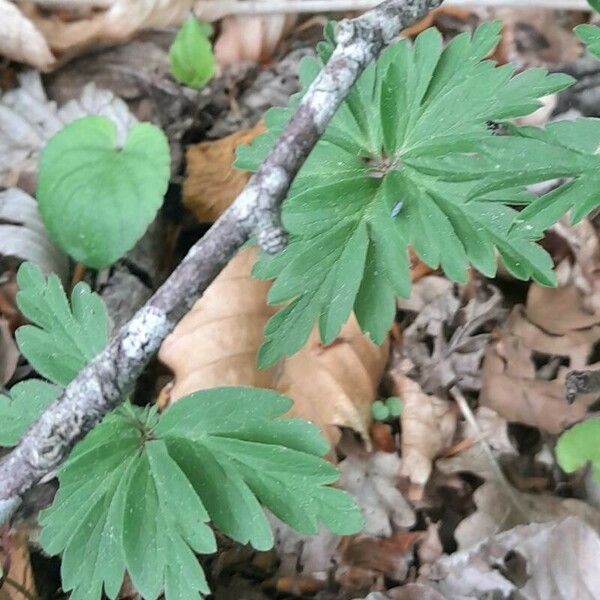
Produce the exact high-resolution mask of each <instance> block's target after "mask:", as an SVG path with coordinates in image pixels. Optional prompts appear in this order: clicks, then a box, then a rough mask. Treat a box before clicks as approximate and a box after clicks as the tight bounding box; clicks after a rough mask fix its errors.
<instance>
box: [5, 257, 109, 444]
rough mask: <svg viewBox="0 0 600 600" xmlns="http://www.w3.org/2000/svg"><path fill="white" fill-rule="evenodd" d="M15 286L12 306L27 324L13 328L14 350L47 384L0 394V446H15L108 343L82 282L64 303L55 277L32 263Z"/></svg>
mask: <svg viewBox="0 0 600 600" xmlns="http://www.w3.org/2000/svg"><path fill="white" fill-rule="evenodd" d="M17 283H18V284H19V292H18V293H17V304H18V306H19V309H20V310H21V312H22V313H23V316H25V317H26V318H27V319H28V320H29V321H30V322H31V323H32V324H31V325H24V326H22V327H19V329H17V332H16V338H17V344H18V346H19V350H21V353H22V354H23V356H25V358H26V359H27V360H28V361H29V363H30V364H31V366H32V367H33V368H34V369H35V370H36V371H38V373H40V375H43V376H44V377H46V378H48V379H49V380H50V381H51V382H52V383H48V382H47V381H41V380H39V379H33V380H28V381H24V382H22V383H18V384H17V385H15V386H13V387H12V388H11V390H10V395H9V396H5V395H0V446H12V445H14V444H16V443H17V442H18V441H19V439H20V438H21V437H22V435H23V434H24V433H25V432H26V431H27V429H28V428H29V427H30V426H31V425H32V424H33V423H34V422H35V421H36V420H37V419H38V417H39V416H40V415H41V414H42V412H43V411H44V410H45V409H46V408H48V406H50V404H51V403H52V402H53V401H54V400H56V398H57V397H58V396H59V394H60V392H61V390H62V388H63V387H64V386H66V385H67V384H68V383H70V382H71V380H72V379H73V378H74V377H75V376H76V375H77V373H78V372H79V371H80V370H81V369H82V368H83V367H84V366H85V365H86V364H87V363H88V362H89V361H90V360H91V359H92V358H94V356H96V355H97V354H98V353H100V352H101V351H102V350H103V349H104V347H105V346H106V343H107V341H108V315H107V313H106V308H105V306H104V303H103V301H102V298H101V297H100V296H99V295H98V294H96V293H94V292H92V291H90V288H89V287H88V286H87V284H85V283H78V284H77V285H76V286H75V287H74V288H73V292H72V293H71V303H70V305H69V301H68V300H67V297H66V295H65V292H64V290H63V287H62V285H61V283H60V280H59V278H58V277H57V276H56V275H50V276H49V277H48V279H47V280H46V278H45V277H44V275H43V274H42V272H41V270H40V268H39V267H38V266H37V265H34V264H33V263H23V264H22V265H21V267H20V268H19V271H18V273H17ZM53 384H55V385H53Z"/></svg>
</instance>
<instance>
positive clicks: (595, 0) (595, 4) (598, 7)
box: [587, 0, 600, 12]
mask: <svg viewBox="0 0 600 600" xmlns="http://www.w3.org/2000/svg"><path fill="white" fill-rule="evenodd" d="M587 2H588V4H589V5H590V6H591V7H592V8H593V9H594V10H595V11H596V12H600V0H587Z"/></svg>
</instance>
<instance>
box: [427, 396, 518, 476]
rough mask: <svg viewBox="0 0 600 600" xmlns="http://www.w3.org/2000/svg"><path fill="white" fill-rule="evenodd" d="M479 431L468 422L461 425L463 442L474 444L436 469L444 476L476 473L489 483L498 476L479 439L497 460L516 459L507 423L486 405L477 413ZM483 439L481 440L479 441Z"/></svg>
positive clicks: (437, 463)
mask: <svg viewBox="0 0 600 600" xmlns="http://www.w3.org/2000/svg"><path fill="white" fill-rule="evenodd" d="M475 419H476V421H477V426H478V431H473V429H472V427H471V426H470V425H469V424H468V423H466V422H463V423H461V427H460V429H461V435H460V438H461V439H464V440H466V439H471V440H472V444H471V445H470V446H469V447H468V448H466V449H465V450H462V451H461V452H459V453H458V454H456V455H455V456H451V457H450V458H440V459H438V460H437V461H436V463H435V466H436V467H437V468H438V469H439V470H440V471H442V473H447V474H450V473H473V474H475V475H477V476H478V477H481V478H482V479H484V480H486V481H488V480H492V479H494V478H495V477H496V472H495V470H494V469H493V467H492V466H491V465H490V457H489V456H488V455H487V453H486V452H485V451H484V450H483V446H482V444H481V443H480V440H481V439H483V440H484V441H485V442H486V443H487V445H488V446H489V448H490V450H491V451H492V453H493V455H494V457H495V458H500V457H502V456H507V455H510V456H516V455H517V454H518V452H517V450H516V448H515V447H514V445H513V443H512V441H511V440H510V437H509V435H508V422H507V421H506V419H503V418H502V417H501V416H500V415H499V414H498V413H496V412H494V411H493V410H491V409H490V408H487V407H486V406H480V407H479V408H478V409H477V411H476V412H475ZM480 436H481V438H480Z"/></svg>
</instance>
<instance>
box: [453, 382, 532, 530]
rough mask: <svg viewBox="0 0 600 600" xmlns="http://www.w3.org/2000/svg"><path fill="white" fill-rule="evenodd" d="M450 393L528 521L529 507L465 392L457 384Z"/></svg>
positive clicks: (507, 494)
mask: <svg viewBox="0 0 600 600" xmlns="http://www.w3.org/2000/svg"><path fill="white" fill-rule="evenodd" d="M450 393H451V394H452V397H453V398H454V400H455V401H456V404H458V408H459V409H460V412H461V413H462V415H463V417H464V418H465V421H466V422H467V423H468V424H469V425H470V426H471V429H473V431H474V432H475V435H476V436H477V439H478V441H479V444H480V445H481V447H482V448H483V452H484V454H485V455H486V457H487V458H488V460H489V463H490V467H491V468H492V471H493V472H494V475H495V477H496V481H497V483H499V484H500V486H501V487H502V489H503V490H504V491H505V493H506V497H507V498H508V499H509V500H510V501H511V502H512V504H513V506H514V507H515V508H516V509H517V511H518V512H520V513H521V515H522V516H523V517H525V520H526V521H527V522H528V521H529V515H530V511H529V509H528V508H527V506H526V505H525V504H524V503H523V502H522V500H521V499H520V498H519V496H518V494H517V493H516V492H515V489H514V488H513V486H512V485H511V484H510V482H509V481H508V479H506V476H505V475H504V472H503V471H502V469H501V468H500V465H499V464H498V461H497V460H496V457H495V456H494V453H493V452H492V449H491V448H490V445H489V444H488V443H487V440H486V439H485V435H484V434H483V432H482V431H481V428H480V427H479V424H478V423H477V419H476V418H475V415H474V414H473V411H472V410H471V407H470V406H469V403H468V402H467V400H466V398H465V397H464V395H463V393H462V392H461V391H460V389H459V388H457V387H456V386H455V387H453V388H452V389H451V390H450ZM507 516H508V513H507ZM505 518H506V517H505Z"/></svg>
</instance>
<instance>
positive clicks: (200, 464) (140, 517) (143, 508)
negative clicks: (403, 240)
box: [40, 388, 362, 600]
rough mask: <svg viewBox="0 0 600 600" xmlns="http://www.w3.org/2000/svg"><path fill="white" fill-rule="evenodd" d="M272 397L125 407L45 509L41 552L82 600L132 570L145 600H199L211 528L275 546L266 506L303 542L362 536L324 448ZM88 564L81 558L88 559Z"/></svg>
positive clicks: (97, 434) (227, 395) (244, 394)
mask: <svg viewBox="0 0 600 600" xmlns="http://www.w3.org/2000/svg"><path fill="white" fill-rule="evenodd" d="M290 404H291V402H290V401H289V400H288V399H287V398H285V397H283V396H281V395H279V394H277V393H275V392H271V391H267V390H259V389H255V388H218V389H211V390H207V391H204V392H197V393H195V394H191V395H190V396H187V397H186V398H183V399H182V400H180V401H178V402H177V403H176V404H174V405H173V406H171V407H170V408H169V409H168V410H167V411H166V412H165V413H164V414H163V415H162V416H160V417H158V416H157V415H156V412H155V411H154V410H152V409H151V410H148V409H146V410H142V409H139V408H135V407H132V406H130V405H125V406H123V407H121V408H120V409H118V410H117V411H115V412H114V413H112V414H111V415H109V416H108V417H106V418H105V419H104V421H103V422H102V423H101V424H100V425H99V426H98V427H96V429H94V430H93V431H92V432H91V433H90V434H88V436H87V437H86V438H85V439H84V440H83V441H82V442H80V443H79V444H78V445H77V446H76V447H75V450H74V451H73V453H72V454H71V456H70V457H69V459H68V460H67V462H66V463H65V464H64V465H63V467H62V468H61V470H60V472H59V482H60V487H59V491H58V494H57V496H56V498H55V501H54V503H53V505H52V506H51V507H50V508H49V509H47V510H45V511H43V513H42V515H41V519H40V522H41V524H42V526H43V531H42V536H41V543H42V545H43V547H44V549H45V550H46V551H47V552H48V553H50V554H59V553H62V580H63V587H64V589H65V590H72V595H71V598H74V599H76V600H99V599H100V598H101V594H102V591H103V590H104V593H106V595H107V596H109V598H115V597H116V595H117V594H118V591H119V588H120V585H121V582H122V579H123V576H124V573H125V571H127V572H128V573H129V575H130V576H131V579H132V581H133V583H134V585H135V587H136V589H137V590H138V591H139V592H140V593H141V595H142V597H143V598H145V599H146V600H154V599H155V598H157V597H158V596H159V595H160V594H161V593H163V592H164V594H165V598H166V600H192V599H193V598H199V597H200V596H201V595H202V594H208V593H209V589H208V585H207V583H206V579H205V577H204V573H203V572H202V569H201V567H200V565H199V563H198V560H197V558H196V557H195V554H196V553H204V554H205V553H211V552H214V551H215V550H216V542H215V538H214V534H213V532H212V529H211V528H210V527H209V526H208V525H207V523H208V521H209V520H210V521H212V522H213V523H214V525H215V526H217V527H218V528H219V529H221V530H222V531H223V532H224V533H225V534H227V535H229V536H230V537H232V538H233V539H235V540H237V541H239V542H241V543H248V542H249V543H251V544H252V545H253V546H254V547H255V548H258V549H262V550H264V549H268V548H270V547H271V546H272V544H273V537H272V533H271V528H270V526H269V523H268V521H267V519H266V516H265V513H264V511H263V508H262V506H265V507H266V508H268V509H269V510H270V511H271V512H273V513H274V514H275V515H277V516H278V517H279V518H280V519H282V520H283V521H285V522H287V523H288V524H289V525H291V526H292V527H294V528H295V529H297V530H299V531H302V532H305V533H316V532H317V530H318V526H319V523H320V522H322V523H324V524H325V525H326V526H327V527H329V528H330V529H332V530H333V531H334V532H336V533H339V534H349V533H354V532H356V531H357V530H359V529H360V528H361V526H362V516H361V514H360V511H359V510H358V508H357V507H356V505H355V503H354V501H353V500H352V498H351V496H349V495H348V494H347V493H346V492H344V491H342V490H337V489H334V488H331V487H328V485H329V484H331V483H333V482H335V481H336V480H337V479H338V472H337V470H336V469H335V468H334V467H333V466H332V465H330V464H329V463H328V462H326V461H324V460H323V459H322V458H321V456H322V455H323V454H325V453H326V452H327V450H328V444H327V443H326V441H325V440H324V439H323V438H322V437H321V435H320V433H319V431H318V429H317V428H316V427H315V426H314V425H312V424H310V423H308V422H306V421H303V420H300V419H281V418H280V417H281V415H282V414H283V413H284V412H286V411H287V410H288V409H289V407H290ZM82 557H85V560H82Z"/></svg>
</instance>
